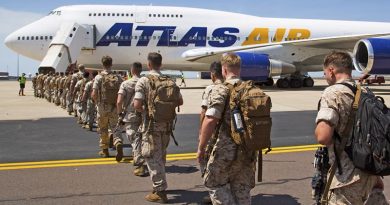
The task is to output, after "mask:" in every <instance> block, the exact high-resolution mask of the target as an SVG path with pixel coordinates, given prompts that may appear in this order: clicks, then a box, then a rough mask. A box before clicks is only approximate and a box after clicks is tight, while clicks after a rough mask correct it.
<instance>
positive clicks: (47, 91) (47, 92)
mask: <svg viewBox="0 0 390 205" xmlns="http://www.w3.org/2000/svg"><path fill="white" fill-rule="evenodd" d="M45 99H46V100H47V101H48V102H50V101H51V90H50V89H47V90H45Z"/></svg>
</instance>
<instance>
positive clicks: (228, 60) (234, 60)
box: [221, 53, 241, 70]
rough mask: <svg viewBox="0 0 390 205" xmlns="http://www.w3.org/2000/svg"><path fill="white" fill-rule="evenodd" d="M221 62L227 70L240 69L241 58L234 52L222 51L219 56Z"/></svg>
mask: <svg viewBox="0 0 390 205" xmlns="http://www.w3.org/2000/svg"><path fill="white" fill-rule="evenodd" d="M221 64H222V65H224V66H226V67H227V68H228V69H229V70H231V69H240V67H241V58H240V56H238V55H237V54H235V53H224V54H223V55H222V58H221Z"/></svg>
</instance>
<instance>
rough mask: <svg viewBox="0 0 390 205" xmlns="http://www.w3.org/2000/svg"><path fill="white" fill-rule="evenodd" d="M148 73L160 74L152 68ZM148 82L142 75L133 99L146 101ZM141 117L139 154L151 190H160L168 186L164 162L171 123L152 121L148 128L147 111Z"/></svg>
mask: <svg viewBox="0 0 390 205" xmlns="http://www.w3.org/2000/svg"><path fill="white" fill-rule="evenodd" d="M149 75H155V76H160V75H161V72H156V71H154V70H152V71H150V72H149ZM149 84H150V83H149V79H148V78H147V77H142V78H140V79H139V80H138V82H137V84H136V86H135V92H136V93H135V96H134V99H138V100H142V101H143V104H144V105H145V104H146V103H147V102H148V93H149V92H150V91H149V90H150V86H149ZM146 107H147V106H146ZM143 119H144V120H143V124H142V129H141V131H142V142H141V150H142V151H141V152H142V153H141V154H142V156H143V157H144V159H145V162H146V165H147V166H148V169H149V173H150V177H151V179H152V182H153V190H154V191H157V192H161V191H164V190H166V189H167V187H168V185H167V180H166V175H165V162H166V155H167V147H168V144H169V139H170V135H171V132H172V123H153V124H151V128H149V127H148V125H149V119H148V116H147V112H143Z"/></svg>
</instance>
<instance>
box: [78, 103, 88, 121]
mask: <svg viewBox="0 0 390 205" xmlns="http://www.w3.org/2000/svg"><path fill="white" fill-rule="evenodd" d="M79 113H80V116H81V122H83V124H87V122H88V113H87V102H80V105H79Z"/></svg>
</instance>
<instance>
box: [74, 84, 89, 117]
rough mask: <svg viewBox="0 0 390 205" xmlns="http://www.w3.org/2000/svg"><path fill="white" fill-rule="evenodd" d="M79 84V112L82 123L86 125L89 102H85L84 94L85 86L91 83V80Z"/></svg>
mask: <svg viewBox="0 0 390 205" xmlns="http://www.w3.org/2000/svg"><path fill="white" fill-rule="evenodd" d="M79 82H80V85H79V86H78V87H79V89H78V91H79V92H78V94H77V97H76V99H77V100H76V101H77V102H78V110H79V113H80V118H81V122H82V123H83V124H86V123H87V101H83V94H84V90H85V85H86V84H87V83H88V82H89V79H88V78H84V79H81V80H80V81H79ZM79 82H77V83H79Z"/></svg>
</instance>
